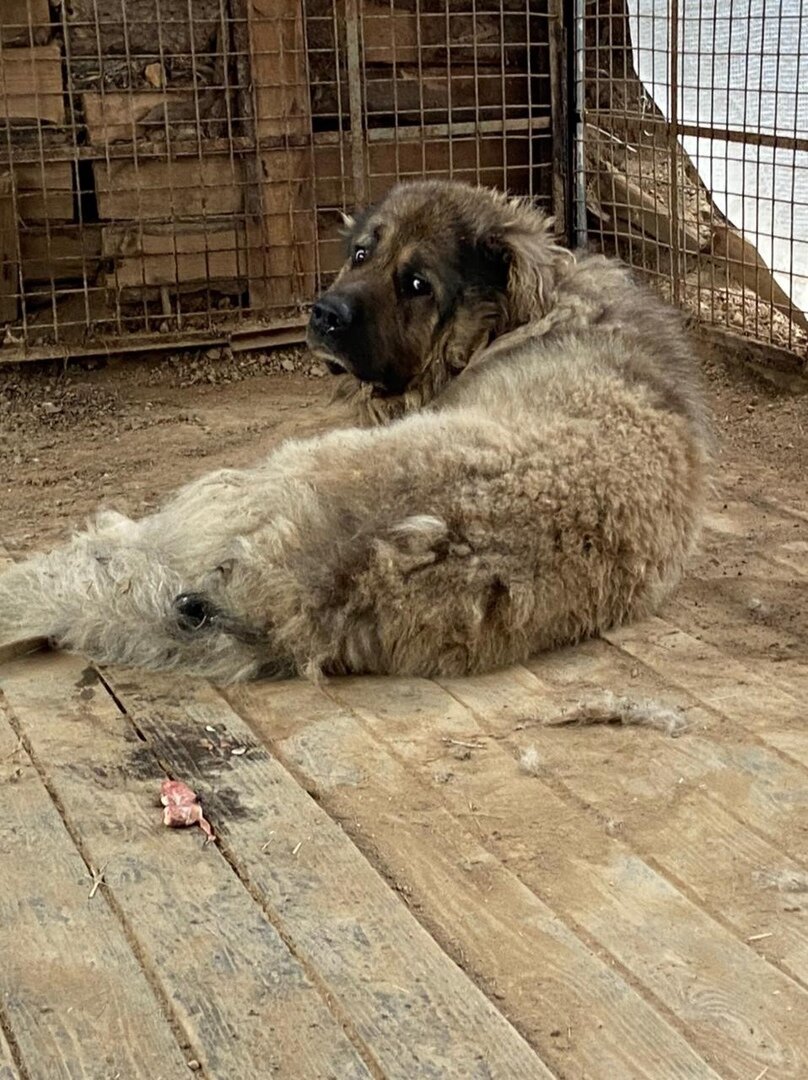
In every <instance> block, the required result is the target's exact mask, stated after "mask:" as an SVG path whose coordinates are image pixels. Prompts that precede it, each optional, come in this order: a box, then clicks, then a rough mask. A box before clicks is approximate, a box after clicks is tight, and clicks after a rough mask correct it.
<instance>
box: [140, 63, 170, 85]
mask: <svg viewBox="0 0 808 1080" xmlns="http://www.w3.org/2000/svg"><path fill="white" fill-rule="evenodd" d="M143 77H144V79H145V80H146V82H147V83H148V84H149V86H153V87H154V89H155V90H160V89H162V86H163V83H164V82H165V72H164V71H163V65H162V64H158V63H154V64H146V67H145V68H144V69H143Z"/></svg>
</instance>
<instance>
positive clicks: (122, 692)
mask: <svg viewBox="0 0 808 1080" xmlns="http://www.w3.org/2000/svg"><path fill="white" fill-rule="evenodd" d="M110 678H111V685H112V688H113V691H114V693H115V695H116V698H117V699H118V700H119V701H121V702H122V704H123V705H124V707H125V708H126V709H127V711H128V712H129V715H130V716H131V717H132V720H133V722H134V723H135V724H136V725H137V728H138V730H140V731H141V732H142V733H143V735H145V736H146V737H147V738H148V739H149V740H150V742H151V743H152V745H153V746H154V749H155V752H156V753H157V754H158V756H159V757H160V759H161V761H163V762H164V763H165V765H166V766H167V767H168V768H170V769H171V771H172V772H173V773H174V774H175V775H178V776H179V775H182V776H183V777H184V778H185V779H186V780H187V781H188V782H189V783H191V784H196V785H201V786H202V790H203V791H204V790H206V789H208V787H209V785H211V783H212V782H216V783H218V784H219V785H220V786H221V787H226V788H227V789H228V790H230V791H231V792H232V793H233V795H232V796H231V808H230V810H229V811H228V810H227V809H226V808H224V807H223V809H222V812H221V814H219V815H215V816H214V818H213V821H214V826H215V827H217V828H218V831H219V835H220V842H221V846H222V849H223V850H224V851H225V852H226V853H227V857H228V859H229V860H230V862H231V863H232V865H233V866H234V867H235V868H236V870H237V872H238V873H239V874H240V875H241V876H242V877H243V879H244V880H245V881H248V882H249V883H250V887H251V889H252V890H253V893H254V895H256V896H257V897H260V900H261V903H262V904H263V905H264V907H265V909H266V910H267V911H268V912H271V913H272V918H273V921H277V925H279V926H280V927H281V929H282V932H283V934H284V938H285V940H287V941H289V942H290V943H291V944H292V945H293V947H294V949H295V951H296V954H297V955H299V956H300V957H302V958H304V960H305V962H306V964H307V965H308V967H309V968H310V969H311V970H315V971H317V972H319V974H320V978H321V979H322V982H323V985H324V988H325V989H326V990H327V992H328V993H329V995H330V996H331V998H332V1000H334V1002H335V1003H336V1005H337V1006H338V1008H339V1010H340V1012H341V1014H342V1015H343V1016H344V1018H345V1022H346V1024H348V1025H349V1027H350V1028H351V1029H352V1030H355V1031H356V1032H357V1033H361V1037H362V1039H363V1041H364V1042H365V1043H366V1045H367V1046H368V1047H370V1048H371V1049H372V1053H373V1056H374V1059H375V1061H376V1063H377V1067H378V1070H379V1073H380V1074H381V1075H383V1076H385V1077H387V1078H389V1080H416V1078H418V1077H422V1078H426V1077H432V1076H440V1077H445V1078H446V1080H455V1078H456V1080H461V1078H462V1080H466V1078H468V1077H471V1076H480V1077H483V1076H489V1075H493V1076H514V1077H517V1076H518V1077H520V1078H522V1077H524V1078H525V1080H528V1078H531V1080H533V1078H536V1080H538V1078H547V1080H549V1078H550V1076H551V1074H550V1073H549V1072H548V1070H547V1069H546V1068H545V1067H544V1066H543V1064H542V1063H541V1061H540V1060H539V1058H538V1057H537V1056H536V1055H535V1054H534V1053H533V1051H532V1050H531V1049H530V1048H529V1046H528V1045H527V1044H526V1043H525V1042H524V1040H523V1039H522V1038H521V1037H520V1036H519V1035H518V1034H517V1033H516V1031H515V1030H514V1029H513V1028H512V1027H511V1026H510V1025H509V1024H508V1023H507V1022H506V1021H505V1020H504V1019H503V1017H502V1016H501V1014H500V1013H499V1012H498V1011H497V1010H496V1009H495V1008H494V1007H493V1006H492V1005H491V1004H490V1003H489V1002H488V1001H487V999H486V998H485V997H484V996H483V995H482V994H481V993H480V992H479V990H478V989H477V988H476V987H475V986H474V984H473V983H472V982H470V981H469V980H468V979H467V978H466V976H465V975H464V974H463V973H462V972H461V971H460V970H459V969H458V968H457V967H456V966H455V965H454V964H453V963H452V962H451V961H450V960H449V959H448V958H447V956H446V955H445V954H444V953H443V952H442V951H441V950H440V949H439V948H438V946H437V945H436V944H435V942H434V940H433V939H432V938H431V937H430V936H429V935H428V934H427V933H426V932H425V931H424V930H423V928H422V927H421V926H419V924H418V923H417V922H416V920H415V919H414V918H413V917H412V916H411V915H410V914H409V912H408V911H407V910H406V908H405V907H404V905H403V904H402V903H401V902H400V901H399V900H398V899H396V898H395V897H394V895H393V893H392V892H391V891H390V890H389V889H388V888H387V886H386V885H385V883H384V882H383V881H382V879H381V878H380V877H379V876H378V875H377V873H376V872H375V871H374V870H373V869H372V868H371V866H370V865H369V864H368V863H367V862H366V861H365V859H364V858H363V857H362V856H361V855H360V854H359V852H358V851H357V849H356V848H355V847H354V845H353V844H352V843H351V842H350V841H349V840H348V838H347V837H346V836H345V834H344V833H343V832H342V831H341V830H340V829H339V828H338V827H337V826H335V824H334V823H333V822H332V821H331V820H330V819H329V818H328V817H327V815H326V814H325V813H324V812H323V811H322V810H320V809H319V807H318V806H317V805H316V803H315V802H314V801H313V800H312V799H311V798H310V797H309V796H308V795H307V794H306V793H305V792H304V791H303V790H302V789H301V788H300V787H299V786H298V785H297V784H296V783H295V782H294V780H293V779H292V778H291V777H290V776H289V774H288V773H287V772H286V771H285V770H284V769H283V768H282V767H281V766H280V765H279V764H278V763H277V761H275V760H273V759H272V758H271V757H270V756H269V754H267V752H266V751H265V750H264V749H263V748H262V747H261V746H260V745H259V744H257V743H256V740H255V736H254V734H253V732H252V731H251V730H250V728H249V727H248V726H247V725H246V724H245V723H244V721H243V720H242V719H241V718H240V717H239V716H237V715H236V713H234V712H233V710H232V709H231V708H230V707H229V706H228V705H227V704H226V702H225V701H223V700H222V699H221V698H220V697H218V695H216V694H215V693H214V692H213V691H212V690H210V689H209V688H207V687H206V686H205V685H204V684H201V683H199V682H192V681H186V680H177V679H176V678H171V677H168V678H165V677H159V678H156V677H155V678H149V679H148V680H145V679H140V678H138V677H137V676H136V675H133V674H132V673H131V672H129V671H126V672H112V673H110ZM211 729H212V730H211ZM203 731H207V732H208V733H209V734H208V735H205V736H204V737H206V738H208V739H209V740H210V739H213V740H215V742H216V743H218V744H219V745H220V746H222V747H223V749H222V750H220V751H215V750H214V751H213V752H210V753H208V752H206V751H204V750H201V749H200V746H199V739H200V736H201V735H202V733H203ZM228 748H236V749H239V748H243V749H244V753H242V754H240V755H238V756H233V755H232V754H231V753H230V750H229V749H228ZM233 799H235V802H234V801H233ZM268 855H269V857H267V856H268Z"/></svg>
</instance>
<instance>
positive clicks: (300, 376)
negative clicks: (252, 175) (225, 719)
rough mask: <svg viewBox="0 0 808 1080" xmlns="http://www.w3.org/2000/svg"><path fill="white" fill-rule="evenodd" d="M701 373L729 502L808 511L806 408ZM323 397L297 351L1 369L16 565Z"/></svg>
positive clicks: (265, 439) (283, 426)
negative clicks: (766, 502) (769, 500)
mask: <svg viewBox="0 0 808 1080" xmlns="http://www.w3.org/2000/svg"><path fill="white" fill-rule="evenodd" d="M704 371H705V376H706V385H707V391H708V395H709V400H710V403H711V406H712V409H713V412H714V417H715V426H716V431H717V434H718V438H719V442H720V451H721V465H720V481H721V486H722V489H723V490H724V491H725V493H726V494H728V495H730V496H734V497H737V498H739V499H741V498H748V497H754V496H756V495H761V494H766V495H767V496H769V497H771V496H772V495H774V496H776V497H778V498H780V499H782V500H783V501H784V502H789V503H791V504H792V505H794V506H806V503H807V500H806V479H805V478H806V470H807V469H808V397H805V396H802V397H800V396H797V395H794V394H793V393H786V392H784V391H782V390H778V389H776V388H774V387H773V386H771V385H770V384H769V383H768V382H765V381H763V380H761V379H759V378H757V377H756V376H755V375H753V374H751V373H748V372H747V370H746V369H744V368H741V367H739V366H737V365H733V364H732V363H727V362H723V361H722V360H720V359H719V358H718V357H710V358H705V361H704ZM331 395H332V380H331V377H330V376H328V375H327V373H326V371H325V368H324V367H322V366H321V365H319V364H315V363H313V362H312V361H311V359H310V358H309V357H308V355H307V354H306V352H305V351H304V350H302V349H299V350H296V349H285V350H275V351H273V352H271V353H266V354H242V355H236V356H234V355H232V354H230V353H228V352H223V351H222V350H220V349H210V350H207V351H205V352H202V353H193V354H182V355H178V356H175V357H169V358H166V357H165V356H162V357H155V358H152V359H143V358H138V359H127V360H118V361H112V362H109V363H107V364H105V365H104V366H96V367H93V366H92V365H91V364H87V363H85V364H84V365H81V364H78V363H75V364H71V365H69V366H68V367H67V368H64V369H63V368H61V367H55V366H54V365H52V364H44V365H19V366H16V365H15V366H13V367H11V366H10V367H8V368H7V369H4V368H2V367H0V492H1V493H2V494H0V536H2V539H3V541H4V542H5V544H6V546H7V547H8V549H9V551H10V552H11V553H12V554H14V555H19V554H22V553H23V552H24V551H26V550H28V549H30V548H33V547H40V546H44V545H47V544H50V543H53V542H54V541H58V540H59V539H60V537H62V536H64V535H65V534H66V533H68V532H69V531H70V530H71V529H72V528H73V527H75V526H77V525H81V524H82V523H83V521H84V519H85V518H86V517H87V515H88V514H90V513H92V511H93V510H94V509H95V508H96V507H97V506H98V505H99V504H100V503H103V504H105V505H108V506H114V507H116V508H117V509H119V510H121V511H122V512H124V513H128V514H135V515H137V514H142V513H144V512H147V511H149V510H150V509H152V508H153V507H154V506H155V505H156V504H158V503H159V502H160V501H161V500H162V499H163V498H164V496H165V495H166V494H167V493H169V492H171V491H172V490H173V489H175V488H176V487H177V486H178V485H180V484H182V483H184V482H186V481H188V480H190V479H192V478H193V477H195V476H198V475H199V474H201V473H204V472H207V471H209V470H211V469H213V468H217V467H220V466H236V467H238V466H243V465H249V464H250V463H252V462H254V461H256V460H259V459H260V458H261V457H262V456H263V455H265V454H266V453H267V452H268V451H269V450H270V449H271V448H272V447H273V446H274V445H276V444H277V443H278V442H279V441H280V440H282V439H285V438H288V437H291V436H301V435H306V434H309V433H313V432H315V431H318V430H323V429H324V428H325V427H328V426H335V425H337V424H339V423H341V422H345V421H346V420H348V417H347V415H346V414H345V413H344V412H342V411H341V409H340V407H338V406H336V405H332V403H331Z"/></svg>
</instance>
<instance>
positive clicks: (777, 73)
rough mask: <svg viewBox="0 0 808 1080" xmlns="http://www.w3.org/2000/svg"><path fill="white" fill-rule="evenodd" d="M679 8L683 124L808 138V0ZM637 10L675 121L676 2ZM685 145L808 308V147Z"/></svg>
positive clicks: (655, 88)
mask: <svg viewBox="0 0 808 1080" xmlns="http://www.w3.org/2000/svg"><path fill="white" fill-rule="evenodd" d="M678 7H679V61H678V66H679V78H678V82H679V93H678V95H677V96H678V112H679V122H680V123H682V124H692V125H695V124H698V125H702V126H709V127H717V128H724V129H725V130H726V129H730V130H736V131H749V132H762V133H765V134H768V135H786V136H790V137H791V138H794V137H797V138H802V139H805V138H808V2H806V0H778V2H775V0H745V2H740V0H707V2H706V3H699V2H698V0H679V5H678ZM803 9H804V13H803ZM628 11H629V25H630V30H631V41H632V47H633V53H634V65H635V69H636V71H637V74H638V76H639V77H640V80H641V81H642V83H643V84H644V86H645V89H646V91H647V92H648V94H649V96H650V97H651V98H652V99H653V101H654V103H655V104H656V106H657V108H658V109H659V110H660V112H661V113H662V114H663V115H664V116H665V118H666V119H669V118H670V113H671V108H670V104H671V102H670V86H669V80H668V64H669V56H670V44H669V33H670V22H669V15H670V7H669V0H628ZM681 142H682V146H683V148H684V150H685V152H686V153H687V154H688V156H689V157H690V160H691V161H692V162H693V164H694V166H695V167H696V169H697V170H698V173H699V176H700V177H701V179H702V181H703V182H704V185H705V187H706V188H707V190H708V191H709V192H710V194H711V195H712V198H713V201H714V202H715V204H716V206H717V207H718V209H719V210H720V211H721V213H723V214H725V215H726V217H727V218H728V219H729V221H731V222H732V224H733V225H734V226H735V227H736V228H737V229H739V230H740V231H741V232H742V233H743V235H744V236H745V237H746V239H747V240H748V241H749V242H750V243H752V244H754V246H755V247H756V248H757V250H758V252H759V253H760V256H761V258H762V259H763V260H764V261H765V262H766V265H767V266H768V267H769V269H770V270H771V271H772V273H773V274H774V277H775V278H776V280H777V282H778V284H779V285H780V286H781V287H782V288H783V290H784V291H785V293H786V294H787V295H788V296H790V297H791V300H792V302H793V303H794V305H795V307H798V308H800V309H802V311H803V312H805V313H806V314H808V153H806V152H804V151H795V150H781V149H777V150H774V149H772V148H771V147H766V146H760V147H758V146H750V145H748V144H744V143H739V142H735V143H733V142H728V141H726V140H723V139H722V140H719V139H705V138H694V137H691V136H683V137H682V138H681Z"/></svg>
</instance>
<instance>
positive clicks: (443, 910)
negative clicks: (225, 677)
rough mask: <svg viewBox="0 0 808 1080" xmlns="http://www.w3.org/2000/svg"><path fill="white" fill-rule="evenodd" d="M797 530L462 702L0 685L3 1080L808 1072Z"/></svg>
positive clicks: (304, 687)
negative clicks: (178, 801)
mask: <svg viewBox="0 0 808 1080" xmlns="http://www.w3.org/2000/svg"><path fill="white" fill-rule="evenodd" d="M803 509H804V508H801V507H796V506H795V507H789V506H783V505H779V504H778V505H775V504H773V503H772V504H768V503H766V502H765V501H763V500H759V501H758V502H756V503H754V504H753V503H752V502H749V503H744V502H738V501H735V502H733V501H732V500H730V499H725V500H721V499H718V500H717V501H716V503H715V506H714V507H713V508H712V509H711V512H710V514H709V517H708V530H707V534H706V537H705V542H704V550H703V553H702V555H701V556H700V557H699V559H698V560H696V563H695V565H694V567H693V571H692V573H691V575H690V577H689V578H688V581H687V582H686V583H685V584H684V585H683V587H682V589H681V590H680V592H679V593H678V594H677V596H676V598H674V599H673V600H672V601H671V602H670V603H669V604H668V605H667V607H666V608H665V609H664V611H663V612H662V613H661V614H660V616H659V617H657V618H654V619H649V620H647V621H646V622H644V623H642V624H639V625H634V626H630V627H626V628H623V629H620V630H618V631H615V632H613V633H611V634H608V635H607V636H606V637H605V638H604V639H601V640H597V641H591V642H587V643H585V644H583V645H581V646H579V647H577V648H575V649H569V650H565V651H562V652H558V653H554V654H550V655H547V656H542V657H539V658H537V659H536V660H534V661H532V662H531V663H530V664H528V665H526V666H523V667H518V668H515V669H511V670H509V671H505V672H497V673H494V674H491V675H487V676H484V677H479V678H474V679H446V680H440V681H438V682H436V681H427V680H417V679H341V680H334V681H332V682H329V683H327V684H325V685H324V686H322V687H320V688H316V687H314V686H312V685H309V684H306V683H303V682H289V683H276V684H253V685H247V686H242V687H238V688H233V689H230V690H228V691H227V692H226V693H223V692H220V691H217V690H216V689H215V688H213V687H210V686H208V685H207V684H205V683H201V682H193V681H190V680H184V679H178V678H176V677H163V676H161V677H156V676H144V675H141V674H139V673H133V672H131V671H123V670H104V671H102V672H98V671H96V670H94V669H92V668H89V667H87V666H86V665H85V664H84V663H83V662H82V661H81V660H79V659H76V658H73V657H68V656H63V655H56V654H49V653H44V654H36V655H33V656H29V657H22V658H16V659H14V660H12V661H11V662H10V663H8V664H6V665H4V666H3V667H2V668H0V691H1V692H2V697H0V865H2V868H3V872H2V876H1V877H0V1080H12V1078H13V1080H18V1078H19V1080H51V1078H56V1080H59V1078H62V1077H64V1078H70V1080H75V1078H88V1080H89V1078H92V1080H102V1078H103V1080H112V1078H114V1077H118V1078H121V1080H129V1078H136V1077H137V1078H139V1077H143V1078H146V1077H148V1078H149V1080H157V1078H163V1080H174V1078H178V1077H185V1076H188V1075H193V1074H196V1075H199V1076H203V1077H208V1078H221V1080H232V1078H233V1077H238V1078H241V1077H244V1078H250V1080H252V1078H256V1080H260V1078H263V1077H282V1078H284V1077H285V1078H295V1080H297V1078H300V1080H310V1078H321V1077H322V1078H326V1077H329V1078H334V1080H343V1078H353V1077H356V1078H359V1077H376V1078H380V1077H389V1078H396V1080H420V1078H424V1080H426V1078H429V1080H433V1078H443V1077H445V1078H449V1080H466V1078H469V1080H471V1078H480V1080H483V1078H489V1080H494V1078H502V1080H505V1078H513V1080H531V1078H533V1077H535V1078H542V1077H558V1078H571V1080H572V1078H576V1080H577V1078H580V1080H583V1078H587V1080H629V1078H635V1077H636V1078H646V1080H669V1078H670V1080H678V1078H700V1080H701V1078H713V1080H715V1078H719V1077H720V1078H732V1080H763V1078H764V1077H765V1078H766V1080H786V1078H790V1080H805V1078H806V1077H808V1023H806V1018H807V1017H808V706H806V701H808V623H807V622H806V620H805V618H804V617H803V616H802V614H801V613H804V611H805V610H806V600H807V599H808V519H806V515H805V514H804V512H803ZM775 610H776V611H780V612H782V611H785V612H793V613H794V615H793V617H789V618H788V620H786V621H784V620H782V619H781V620H779V621H778V620H777V619H770V618H768V617H767V612H772V611H775ZM609 695H611V696H609ZM626 702H628V703H629V706H628V711H625V709H626ZM621 710H623V715H624V717H625V719H626V722H625V723H622V724H620V723H583V722H578V723H568V722H567V721H569V720H570V718H575V717H576V716H578V717H580V716H586V717H588V718H590V719H591V718H593V717H594V718H596V719H600V720H608V719H609V717H612V716H614V715H616V714H617V713H620V712H621ZM166 776H169V777H175V778H178V779H182V780H185V781H186V782H187V783H189V784H190V785H191V786H192V787H194V788H195V789H196V790H198V791H199V792H200V794H201V796H202V798H203V801H204V805H205V809H206V813H207V815H208V817H209V818H210V819H211V821H212V823H213V825H214V828H215V830H216V833H217V837H218V842H217V843H216V844H209V845H207V846H206V845H204V842H203V841H204V837H203V836H202V834H201V832H199V831H198V830H187V831H186V830H176V831H169V830H166V829H165V828H164V827H163V826H162V825H161V820H160V808H159V805H158V797H159V786H160V782H161V780H162V779H163V778H165V777H166Z"/></svg>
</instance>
